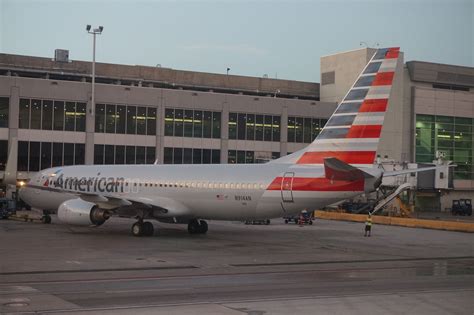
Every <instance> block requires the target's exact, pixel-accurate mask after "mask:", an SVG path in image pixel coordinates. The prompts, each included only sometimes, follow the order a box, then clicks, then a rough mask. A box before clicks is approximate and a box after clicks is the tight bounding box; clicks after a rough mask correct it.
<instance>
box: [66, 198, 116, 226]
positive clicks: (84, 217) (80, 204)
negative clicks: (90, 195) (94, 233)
mask: <svg viewBox="0 0 474 315" xmlns="http://www.w3.org/2000/svg"><path fill="white" fill-rule="evenodd" d="M58 218H59V220H61V221H63V222H65V223H68V224H74V225H91V224H93V225H102V224H104V222H105V221H106V220H107V219H108V218H110V214H109V213H108V211H107V210H104V209H100V208H98V207H97V206H96V205H95V204H94V203H91V202H87V201H84V200H82V199H80V198H78V199H71V200H67V201H65V202H63V203H62V204H61V205H60V206H59V208H58Z"/></svg>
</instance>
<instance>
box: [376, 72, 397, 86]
mask: <svg viewBox="0 0 474 315" xmlns="http://www.w3.org/2000/svg"><path fill="white" fill-rule="evenodd" d="M394 75H395V72H379V73H377V74H376V75H375V79H374V81H373V82H372V86H380V85H391V84H392V81H393V76H394Z"/></svg>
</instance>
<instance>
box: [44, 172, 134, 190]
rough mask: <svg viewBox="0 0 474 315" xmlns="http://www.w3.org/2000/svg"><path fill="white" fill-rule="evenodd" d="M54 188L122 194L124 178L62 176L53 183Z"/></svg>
mask: <svg viewBox="0 0 474 315" xmlns="http://www.w3.org/2000/svg"><path fill="white" fill-rule="evenodd" d="M52 186H53V187H55V188H61V189H69V190H75V191H83V192H109V193H116V192H121V193H123V192H124V186H125V178H124V177H105V176H104V177H100V176H92V177H80V178H79V177H64V174H61V175H59V177H58V178H57V179H56V180H54V181H53V184H52Z"/></svg>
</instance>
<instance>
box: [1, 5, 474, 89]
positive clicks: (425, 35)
mask: <svg viewBox="0 0 474 315" xmlns="http://www.w3.org/2000/svg"><path fill="white" fill-rule="evenodd" d="M473 3H474V1H473V0H446V1H441V0H433V1H428V0H403V1H389V0H365V1H356V0H346V1H342V0H334V1H329V0H326V1H322V0H321V1H319V0H314V1H302V0H293V1H290V0H287V1H257V0H254V1H243V0H242V1H238V0H221V1H217V0H214V1H203V0H201V1H163V0H162V1H151V0H148V1H144V0H141V1H140V0H139V1H124V0H121V1H119V0H115V1H112V0H97V1H92V0H83V1H78V0H70V1H67V0H62V1H59V0H56V1H53V0H35V1H33V0H0V52H2V53H9V54H20V55H30V56H40V57H50V58H52V57H53V56H54V50H55V49H56V48H61V49H68V50H69V51H70V59H74V60H91V59H92V36H91V35H89V34H87V32H86V30H85V27H86V24H91V25H92V26H95V27H97V26H99V25H103V26H104V31H103V33H102V35H100V36H98V38H97V53H96V60H97V61H98V62H106V63H118V64H130V65H147V66H157V65H161V66H162V67H167V68H173V69H180V70H191V71H203V72H213V73H226V69H227V68H230V72H229V73H230V74H236V75H247V76H257V77H261V76H264V75H265V74H266V75H268V77H270V78H279V79H289V80H300V81H311V82H319V81H320V72H319V68H320V57H321V56H324V55H330V54H334V53H337V52H342V51H348V50H353V49H359V48H360V47H361V46H363V47H365V46H370V47H377V45H379V47H392V46H397V47H398V46H399V47H401V50H402V51H403V52H404V53H405V61H410V60H421V61H429V62H438V63H447V64H456V65H463V66H471V67H473V66H474V22H473V20H474V4H473Z"/></svg>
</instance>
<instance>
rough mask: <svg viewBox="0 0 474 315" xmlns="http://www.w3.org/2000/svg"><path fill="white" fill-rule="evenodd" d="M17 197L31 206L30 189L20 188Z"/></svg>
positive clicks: (26, 187)
mask: <svg viewBox="0 0 474 315" xmlns="http://www.w3.org/2000/svg"><path fill="white" fill-rule="evenodd" d="M18 195H19V196H20V199H21V200H23V201H24V202H26V203H27V204H29V205H31V188H29V187H28V186H24V187H22V188H20V191H19V192H18Z"/></svg>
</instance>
